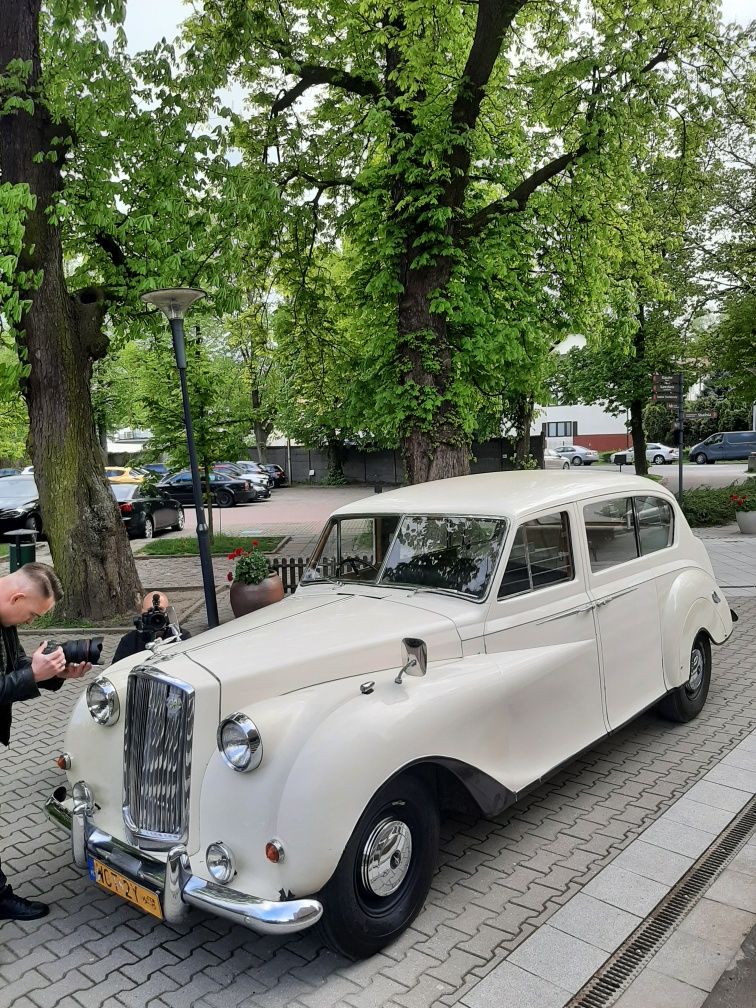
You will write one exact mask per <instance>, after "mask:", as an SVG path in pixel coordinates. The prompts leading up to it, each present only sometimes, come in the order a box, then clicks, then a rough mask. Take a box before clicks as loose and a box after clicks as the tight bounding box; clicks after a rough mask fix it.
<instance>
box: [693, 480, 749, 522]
mask: <svg viewBox="0 0 756 1008" xmlns="http://www.w3.org/2000/svg"><path fill="white" fill-rule="evenodd" d="M754 482H756V481H754V480H748V481H747V483H754ZM741 492H746V491H744V490H743V484H739V485H736V484H733V485H732V486H728V487H695V488H694V489H692V490H683V495H682V509H683V514H684V515H685V517H686V518H687V519H688V523H689V524H690V525H691V526H692V527H693V528H700V527H703V528H705V527H707V526H711V525H727V524H729V523H730V522H733V521H735V502H734V501H733V500H732V495H733V494H734V493H741ZM751 492H752V491H751Z"/></svg>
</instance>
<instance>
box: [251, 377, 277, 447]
mask: <svg viewBox="0 0 756 1008" xmlns="http://www.w3.org/2000/svg"><path fill="white" fill-rule="evenodd" d="M250 399H251V402H252V413H253V415H255V414H256V413H257V412H258V411H259V409H260V390H259V389H258V388H254V387H253V388H252V391H251V393H250ZM252 429H253V430H254V432H255V445H256V446H257V461H258V462H259V463H260V465H267V464H268V438H269V437H270V432H271V430H272V429H273V428H272V427H271V425H270V424H266V423H263V422H262V421H261V420H254V421H253V423H252Z"/></svg>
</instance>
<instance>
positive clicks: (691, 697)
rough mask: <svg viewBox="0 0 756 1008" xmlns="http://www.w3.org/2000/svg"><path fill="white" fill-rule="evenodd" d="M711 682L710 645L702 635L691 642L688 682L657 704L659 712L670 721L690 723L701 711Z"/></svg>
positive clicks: (704, 635) (707, 639)
mask: <svg viewBox="0 0 756 1008" xmlns="http://www.w3.org/2000/svg"><path fill="white" fill-rule="evenodd" d="M710 682H711V644H710V642H709V638H708V637H707V636H706V634H704V633H700V634H699V635H698V637H696V639H695V640H694V641H693V646H692V648H691V649H690V671H689V675H688V681H687V682H684V683H683V684H682V686H678V687H677V689H673V690H672V691H671V692H669V693H667V695H666V696H665V697H664V699H663V700H662V701H661V702H660V703H659V711H660V713H661V714H663V715H664V717H666V718H669V720H670V721H680V722H685V721H692V720H693V718H694V717H697V716H698V715H699V714H700V713H701V711H702V710H703V706H704V704H705V703H706V697H707V696H708V695H709V684H710Z"/></svg>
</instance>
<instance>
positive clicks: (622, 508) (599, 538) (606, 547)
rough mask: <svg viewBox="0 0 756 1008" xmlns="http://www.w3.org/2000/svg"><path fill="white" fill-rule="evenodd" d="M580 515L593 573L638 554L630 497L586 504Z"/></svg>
mask: <svg viewBox="0 0 756 1008" xmlns="http://www.w3.org/2000/svg"><path fill="white" fill-rule="evenodd" d="M583 517H584V518H585V533H586V536H587V538H588V552H589V554H590V557H591V570H592V571H593V573H594V574H595V573H597V572H599V571H604V570H607V568H609V567H614V566H616V565H617V564H621V563H627V561H628V560H636V559H637V558H638V543H637V541H636V538H635V514H634V511H633V500H632V497H620V498H615V499H613V500H605V501H595V502H594V503H593V504H586V506H585V507H584V508H583Z"/></svg>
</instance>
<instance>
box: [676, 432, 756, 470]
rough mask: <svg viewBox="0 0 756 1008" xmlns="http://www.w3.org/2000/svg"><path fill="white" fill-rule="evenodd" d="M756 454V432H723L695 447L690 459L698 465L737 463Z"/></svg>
mask: <svg viewBox="0 0 756 1008" xmlns="http://www.w3.org/2000/svg"><path fill="white" fill-rule="evenodd" d="M751 452H756V431H721V432H720V433H718V434H712V435H711V437H707V438H706V440H705V441H701V442H699V443H698V444H697V445H693V447H692V448H691V449H690V458H691V460H692V461H693V462H696V463H698V465H706V464H707V463H712V462H720V461H721V462H737V461H739V460H741V459H745V460H747V459H748V456H749V455H750V454H751Z"/></svg>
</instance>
